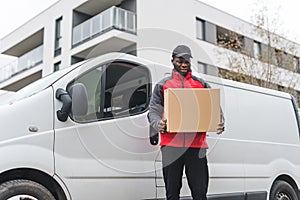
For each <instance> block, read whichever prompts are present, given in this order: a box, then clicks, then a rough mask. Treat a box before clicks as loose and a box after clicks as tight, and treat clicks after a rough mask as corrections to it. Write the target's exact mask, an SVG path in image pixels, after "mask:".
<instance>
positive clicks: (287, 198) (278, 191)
mask: <svg viewBox="0 0 300 200" xmlns="http://www.w3.org/2000/svg"><path fill="white" fill-rule="evenodd" d="M270 200H298V197H297V194H296V192H295V190H294V188H292V186H290V184H288V183H287V182H285V181H276V182H275V183H274V185H273V186H272V189H271V191H270Z"/></svg>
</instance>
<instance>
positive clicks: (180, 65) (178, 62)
mask: <svg viewBox="0 0 300 200" xmlns="http://www.w3.org/2000/svg"><path fill="white" fill-rule="evenodd" d="M172 63H173V65H174V67H175V69H176V70H177V71H178V72H180V73H181V74H182V75H184V76H185V75H186V74H187V73H188V71H190V68H191V62H190V59H184V58H181V57H179V58H177V57H174V58H173V60H172Z"/></svg>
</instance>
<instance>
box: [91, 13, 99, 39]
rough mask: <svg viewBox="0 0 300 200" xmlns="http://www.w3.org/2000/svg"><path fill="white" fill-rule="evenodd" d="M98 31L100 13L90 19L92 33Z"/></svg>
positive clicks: (94, 33)
mask: <svg viewBox="0 0 300 200" xmlns="http://www.w3.org/2000/svg"><path fill="white" fill-rule="evenodd" d="M99 32H100V15H97V16H96V17H93V19H92V35H96V34H97V33H99Z"/></svg>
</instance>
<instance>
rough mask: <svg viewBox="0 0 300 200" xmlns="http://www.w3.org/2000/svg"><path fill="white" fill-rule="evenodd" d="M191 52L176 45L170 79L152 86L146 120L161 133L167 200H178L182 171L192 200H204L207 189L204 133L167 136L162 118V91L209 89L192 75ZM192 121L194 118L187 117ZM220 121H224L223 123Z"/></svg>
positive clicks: (219, 130) (184, 46)
mask: <svg viewBox="0 0 300 200" xmlns="http://www.w3.org/2000/svg"><path fill="white" fill-rule="evenodd" d="M191 58H192V54H191V50H190V48H189V47H188V46H186V45H178V46H177V47H176V48H175V49H174V50H173V53H172V60H171V62H172V64H173V66H174V69H173V71H172V75H171V76H170V77H166V78H164V79H162V80H161V81H160V82H159V83H157V84H156V85H155V88H154V91H153V94H152V97H151V100H150V110H149V114H148V120H149V122H150V126H152V128H153V129H154V130H156V131H159V132H160V139H161V142H160V145H161V152H162V164H163V176H164V182H165V187H166V196H167V200H179V195H180V189H181V186H182V175H183V169H184V168H185V173H186V176H187V181H188V185H189V188H190V190H191V193H192V197H193V199H194V200H206V199H207V197H206V194H207V188H208V166H207V159H206V150H207V148H208V145H207V143H206V133H205V132H196V133H169V132H166V122H167V121H166V119H164V118H163V110H164V108H163V106H164V95H163V94H164V90H166V89H168V88H210V86H209V85H208V83H206V82H205V81H204V80H203V79H201V78H198V77H195V76H193V75H192V71H191ZM190 117H191V118H192V117H193V116H190ZM222 121H223V120H222ZM223 131H224V123H223V122H220V124H218V132H217V133H218V134H221V133H222V132H223Z"/></svg>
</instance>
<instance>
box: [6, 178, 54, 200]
mask: <svg viewBox="0 0 300 200" xmlns="http://www.w3.org/2000/svg"><path fill="white" fill-rule="evenodd" d="M21 195H22V196H21ZM12 197H18V199H26V200H27V199H28V200H29V199H30V200H35V199H38V200H40V199H43V200H55V198H54V196H53V195H52V194H51V192H50V191H49V190H48V189H46V188H45V187H44V186H42V185H41V184H39V183H36V182H33V181H30V180H23V179H19V180H12V181H7V182H4V183H2V184H1V185H0V200H7V199H9V198H12Z"/></svg>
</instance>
